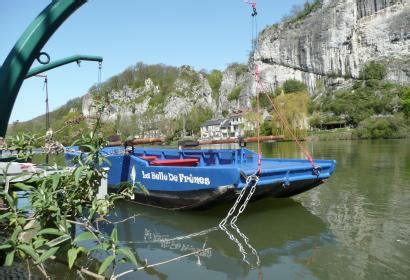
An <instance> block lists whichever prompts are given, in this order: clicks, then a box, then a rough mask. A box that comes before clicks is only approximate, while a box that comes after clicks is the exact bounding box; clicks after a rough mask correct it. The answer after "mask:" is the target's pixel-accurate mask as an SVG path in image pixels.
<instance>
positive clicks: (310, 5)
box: [284, 0, 323, 23]
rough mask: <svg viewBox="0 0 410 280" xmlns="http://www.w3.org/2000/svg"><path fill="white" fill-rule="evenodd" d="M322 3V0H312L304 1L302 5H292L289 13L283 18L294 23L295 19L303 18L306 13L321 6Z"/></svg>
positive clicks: (308, 13)
mask: <svg viewBox="0 0 410 280" xmlns="http://www.w3.org/2000/svg"><path fill="white" fill-rule="evenodd" d="M322 3H323V1H322V0H314V1H312V2H311V1H306V3H305V4H304V5H303V6H294V7H293V9H292V11H291V14H290V15H289V16H285V18H284V20H285V21H288V22H289V23H295V22H297V21H300V20H303V19H305V18H306V17H307V16H308V15H310V14H311V13H313V12H314V11H316V10H318V9H319V8H320V7H322Z"/></svg>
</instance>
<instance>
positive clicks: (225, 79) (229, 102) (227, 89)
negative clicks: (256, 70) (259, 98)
mask: <svg viewBox="0 0 410 280" xmlns="http://www.w3.org/2000/svg"><path fill="white" fill-rule="evenodd" d="M252 78H253V77H252V76H251V74H250V72H249V71H243V72H239V71H237V70H235V69H231V68H227V69H226V70H225V71H224V72H223V76H222V83H221V88H220V91H219V100H218V104H219V108H218V109H219V113H222V111H225V110H226V111H229V112H232V111H233V110H235V109H239V108H243V107H249V106H250V100H251V97H252V96H253V94H252V92H253V91H252V89H251V87H252V85H253V84H252ZM235 90H238V91H240V93H239V98H237V99H231V98H230V95H231V94H232V92H233V91H235Z"/></svg>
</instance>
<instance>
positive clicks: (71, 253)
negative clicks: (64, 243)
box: [67, 248, 80, 269]
mask: <svg viewBox="0 0 410 280" xmlns="http://www.w3.org/2000/svg"><path fill="white" fill-rule="evenodd" d="M79 251H80V250H79V249H78V248H71V249H70V250H68V252H67V257H68V268H69V269H71V268H72V267H73V265H74V262H75V260H76V259H77V255H78V252H79Z"/></svg>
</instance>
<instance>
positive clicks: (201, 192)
mask: <svg viewBox="0 0 410 280" xmlns="http://www.w3.org/2000/svg"><path fill="white" fill-rule="evenodd" d="M80 154H81V151H80V150H79V148H78V147H69V148H67V150H66V153H65V156H66V159H67V160H71V159H73V158H74V157H76V156H78V155H80ZM101 155H103V156H105V157H106V158H107V159H108V160H109V161H110V162H111V167H110V170H109V172H108V188H109V191H110V192H118V191H119V188H120V185H121V183H123V182H134V183H135V182H136V183H138V184H141V185H143V186H144V187H145V189H146V190H148V192H149V194H146V193H144V192H143V191H142V190H140V189H139V188H134V194H135V195H134V200H135V201H136V202H138V203H140V204H145V205H150V206H155V207H159V208H166V209H172V210H183V209H197V208H208V207H211V206H213V205H215V204H218V203H221V202H224V201H235V199H237V197H238V195H239V193H240V192H241V190H242V189H243V188H244V187H247V183H246V179H247V177H248V176H251V175H254V174H255V173H256V172H257V171H258V154H256V153H254V152H252V151H250V150H247V149H245V148H240V149H226V150H224V149H218V150H211V149H208V150H177V149H155V148H143V147H142V148H133V149H132V150H129V151H128V150H125V149H124V148H123V147H107V148H104V149H102V150H101ZM315 164H316V166H317V170H318V171H319V172H316V171H317V170H315V169H313V168H312V165H311V163H310V162H309V161H307V160H299V159H270V158H263V159H262V160H261V166H260V167H261V168H260V174H259V176H258V177H259V180H258V182H257V185H256V189H255V193H254V194H253V196H252V200H257V199H260V198H263V197H268V196H273V197H278V198H282V197H291V196H294V195H297V194H300V193H302V192H305V191H308V190H310V189H312V188H314V187H316V186H318V185H320V184H322V183H324V182H325V180H326V179H328V178H329V177H330V176H331V175H332V173H333V172H334V170H335V166H336V161H334V160H315Z"/></svg>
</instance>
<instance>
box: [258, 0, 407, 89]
mask: <svg viewBox="0 0 410 280" xmlns="http://www.w3.org/2000/svg"><path fill="white" fill-rule="evenodd" d="M371 60H376V61H381V62H383V63H384V64H386V65H387V67H388V70H389V71H388V72H389V75H388V77H387V79H388V80H390V81H392V82H396V83H402V84H403V83H410V75H409V72H410V3H409V0H387V1H385V0H330V1H329V0H328V1H324V2H323V5H322V7H321V8H320V9H318V10H316V11H315V12H313V13H311V14H310V15H308V16H307V17H306V18H305V19H303V20H300V21H297V22H294V23H282V24H280V25H277V26H273V27H270V28H267V29H265V30H264V31H263V32H262V33H261V35H260V38H259V41H258V43H257V48H256V50H255V53H254V62H255V63H257V64H259V65H260V68H261V72H262V79H263V82H264V83H265V85H266V86H269V87H273V88H274V87H276V86H277V85H280V84H281V83H283V82H284V81H285V80H288V79H297V80H300V81H303V82H304V83H305V84H306V85H307V86H308V88H309V91H310V92H311V93H312V92H313V91H314V89H315V87H316V84H317V81H318V80H322V81H323V82H324V83H325V84H326V83H328V84H329V83H330V84H331V83H334V82H335V81H333V80H334V79H335V78H336V77H339V78H340V77H343V78H344V80H348V79H349V78H357V77H358V76H359V72H360V70H361V69H362V67H363V65H365V64H366V63H367V62H369V61H371ZM336 83H340V81H336Z"/></svg>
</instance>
